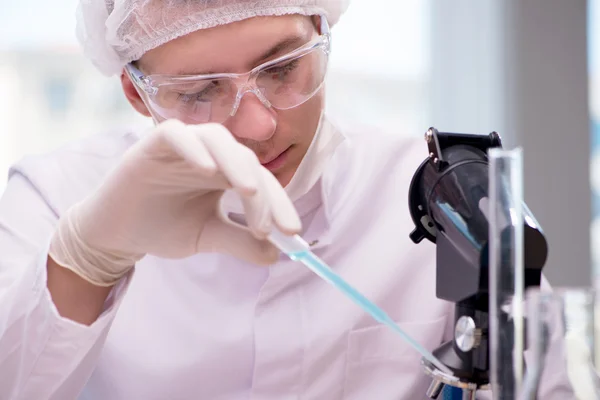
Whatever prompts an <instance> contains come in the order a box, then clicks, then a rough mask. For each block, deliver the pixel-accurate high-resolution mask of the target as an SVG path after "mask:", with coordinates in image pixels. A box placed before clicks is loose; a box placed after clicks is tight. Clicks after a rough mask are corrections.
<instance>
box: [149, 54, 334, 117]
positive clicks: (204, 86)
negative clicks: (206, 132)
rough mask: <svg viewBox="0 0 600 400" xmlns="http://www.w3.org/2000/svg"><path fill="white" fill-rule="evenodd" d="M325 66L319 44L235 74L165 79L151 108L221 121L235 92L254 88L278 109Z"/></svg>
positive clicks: (299, 95)
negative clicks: (247, 72) (242, 75)
mask: <svg viewBox="0 0 600 400" xmlns="http://www.w3.org/2000/svg"><path fill="white" fill-rule="evenodd" d="M326 70H327V53H326V52H325V51H324V49H323V48H322V47H316V48H315V49H313V50H312V51H310V52H308V53H305V54H302V55H300V56H297V57H291V58H289V59H285V60H282V61H281V62H279V63H277V64H271V65H268V66H266V67H265V68H263V69H261V70H258V71H256V72H255V73H254V74H251V75H249V76H248V77H247V78H245V80H244V81H240V79H239V78H238V79H235V78H233V77H232V78H229V77H227V78H222V79H198V80H187V81H185V82H180V83H170V82H165V83H162V84H160V85H158V90H157V92H156V93H155V94H154V95H153V96H150V102H151V103H152V104H151V105H152V108H153V110H154V111H155V112H156V113H157V114H159V115H160V117H162V118H164V119H170V118H176V119H179V120H181V121H184V122H188V123H205V122H223V121H225V120H226V119H227V118H228V117H229V116H230V115H231V112H232V110H233V108H234V105H236V97H237V96H239V93H240V92H241V93H245V92H247V91H252V90H256V92H255V93H257V92H258V91H260V94H262V96H264V98H265V99H266V100H267V101H268V103H270V105H271V106H273V107H274V108H278V109H289V108H293V107H297V106H299V105H300V104H302V103H304V102H305V101H307V100H308V99H310V98H311V97H312V96H313V95H314V94H315V93H316V92H317V91H318V90H319V89H320V87H321V85H322V84H323V81H324V79H325V74H326Z"/></svg>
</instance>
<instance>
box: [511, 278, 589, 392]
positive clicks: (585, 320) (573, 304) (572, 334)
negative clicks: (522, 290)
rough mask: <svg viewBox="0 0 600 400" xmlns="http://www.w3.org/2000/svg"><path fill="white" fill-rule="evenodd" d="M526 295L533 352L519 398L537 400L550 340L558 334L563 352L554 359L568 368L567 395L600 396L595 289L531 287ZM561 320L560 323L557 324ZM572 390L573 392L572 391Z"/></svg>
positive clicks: (529, 336)
mask: <svg viewBox="0 0 600 400" xmlns="http://www.w3.org/2000/svg"><path fill="white" fill-rule="evenodd" d="M526 297H527V329H526V331H527V344H528V350H529V351H530V352H531V354H530V357H529V362H528V368H527V371H526V374H525V379H524V382H523V388H522V390H521V391H520V393H519V397H518V399H519V400H535V399H537V398H538V397H539V394H538V386H539V384H540V380H541V375H542V373H543V372H544V366H545V365H546V364H547V361H546V357H547V355H548V354H547V352H548V341H549V340H550V337H559V338H560V340H561V341H562V342H563V343H564V345H563V347H561V350H562V353H561V354H558V355H556V354H555V355H553V359H552V362H554V363H561V364H562V366H563V368H564V369H565V370H566V371H567V381H566V382H565V384H564V386H565V390H569V391H570V392H569V393H565V394H564V398H573V395H574V398H575V399H577V400H598V399H600V378H599V376H598V371H597V369H596V366H595V365H596V363H595V362H594V350H595V348H596V347H597V345H598V343H597V342H596V340H595V335H596V330H597V329H596V327H595V325H596V316H595V312H596V309H597V302H598V296H597V292H596V291H595V290H594V289H592V288H586V287H579V288H575V287H573V288H555V289H554V290H553V291H552V292H549V291H540V290H539V289H536V288H532V289H529V290H528V291H527V293H526ZM555 321H559V323H555ZM571 393H572V394H571Z"/></svg>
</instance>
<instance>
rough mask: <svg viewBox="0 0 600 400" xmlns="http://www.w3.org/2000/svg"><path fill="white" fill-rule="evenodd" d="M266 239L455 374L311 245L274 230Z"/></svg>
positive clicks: (436, 363) (440, 365) (447, 370)
mask: <svg viewBox="0 0 600 400" xmlns="http://www.w3.org/2000/svg"><path fill="white" fill-rule="evenodd" d="M267 239H268V240H269V241H270V242H271V243H272V244H273V245H275V246H276V247H277V248H278V249H279V250H281V251H282V252H283V253H284V254H286V255H287V256H288V257H289V258H290V259H292V260H294V261H298V262H301V263H302V264H304V265H305V266H306V267H308V268H309V269H310V270H311V271H313V272H314V273H315V274H317V275H318V276H319V277H321V278H322V279H323V280H325V281H326V282H327V283H329V284H331V285H332V286H333V287H335V288H336V289H338V290H340V291H341V292H342V293H343V294H344V295H346V296H347V297H348V298H349V299H351V300H352V301H354V302H355V303H356V304H358V305H359V306H360V307H362V308H363V309H364V310H365V311H366V312H367V313H369V314H370V315H371V316H372V317H373V318H374V319H375V320H376V321H378V322H380V323H382V324H384V325H386V326H387V327H389V328H390V329H392V330H393V331H394V332H396V333H397V334H398V335H400V336H401V337H402V339H404V341H406V342H407V343H408V344H410V345H411V346H412V347H413V348H414V349H415V350H416V351H418V352H419V353H420V354H421V355H422V356H423V357H424V358H425V359H426V360H427V361H429V362H430V363H431V364H432V365H435V366H436V367H437V368H439V369H440V370H441V371H443V372H445V373H446V374H448V375H449V376H451V375H452V371H451V370H450V368H448V367H447V366H445V365H444V364H443V363H442V362H440V360H438V359H437V358H436V357H434V356H433V354H431V352H430V351H429V350H427V349H426V348H424V347H423V346H421V344H419V342H417V341H416V340H415V339H413V338H412V337H410V336H409V335H408V334H407V333H406V332H404V331H403V330H402V329H401V328H400V327H399V326H398V325H397V324H396V323H395V322H394V320H393V319H392V318H391V317H390V316H389V315H388V314H387V313H386V312H385V311H383V310H382V309H381V308H380V307H378V306H377V305H376V304H374V303H373V302H372V301H370V300H369V299H367V298H366V297H365V296H364V295H362V294H361V293H360V292H359V291H358V290H356V289H355V288H354V287H352V286H351V285H350V284H348V282H346V281H345V280H344V279H343V278H342V277H341V276H339V275H338V274H337V273H335V272H334V271H333V270H332V269H331V268H330V267H329V266H328V265H327V264H326V263H325V262H324V261H323V260H321V259H320V258H319V257H318V256H317V255H316V254H314V253H313V252H312V251H311V250H310V246H309V245H308V243H306V242H305V241H304V239H302V238H301V237H300V236H298V235H293V236H288V235H284V234H283V233H281V232H280V231H278V230H276V229H275V230H273V231H272V232H271V233H270V234H269V235H268V237H267Z"/></svg>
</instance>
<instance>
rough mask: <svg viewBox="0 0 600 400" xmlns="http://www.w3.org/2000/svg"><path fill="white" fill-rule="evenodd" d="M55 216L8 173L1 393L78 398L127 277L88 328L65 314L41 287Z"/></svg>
mask: <svg viewBox="0 0 600 400" xmlns="http://www.w3.org/2000/svg"><path fill="white" fill-rule="evenodd" d="M57 220H58V216H57V213H56V212H55V211H54V210H53V207H52V206H51V205H50V204H49V202H48V201H47V199H46V198H45V196H44V195H43V192H42V191H41V190H40V189H39V188H37V187H36V185H34V184H33V183H32V182H31V181H30V180H29V179H28V178H27V177H26V176H25V175H23V174H20V173H18V172H16V173H13V174H12V175H11V177H10V179H9V182H8V184H7V188H6V190H5V192H4V194H3V195H2V197H1V198H0V254H1V256H0V257H1V258H0V398H1V399H11V400H12V399H36V400H44V399H53V400H54V399H57V400H58V399H75V398H77V396H78V394H79V393H80V392H81V390H82V389H83V387H84V385H85V383H86V381H87V379H88V378H89V376H90V374H91V373H92V371H93V368H94V366H95V364H96V360H97V358H98V356H99V354H100V351H101V349H102V346H103V344H104V341H105V338H106V336H107V333H108V330H109V328H110V325H111V322H112V321H113V318H114V316H115V313H116V310H117V308H118V305H119V303H120V301H121V299H122V298H123V295H124V294H125V291H126V288H127V286H128V283H129V281H130V280H131V275H129V276H127V277H126V278H124V279H123V280H122V281H121V282H119V284H117V285H116V286H115V287H114V288H113V290H112V292H111V294H110V296H109V298H108V299H107V301H106V304H105V309H104V311H103V313H102V315H101V316H100V317H99V318H98V319H97V320H96V321H95V322H94V323H93V324H92V325H90V326H84V325H81V324H78V323H75V322H73V321H71V320H68V319H66V318H62V317H61V316H60V315H59V314H58V312H57V309H56V307H55V306H54V304H53V302H52V299H51V297H50V294H49V292H48V290H47V288H46V260H47V254H48V243H49V239H50V237H51V234H52V232H53V230H54V227H55V226H56V222H57Z"/></svg>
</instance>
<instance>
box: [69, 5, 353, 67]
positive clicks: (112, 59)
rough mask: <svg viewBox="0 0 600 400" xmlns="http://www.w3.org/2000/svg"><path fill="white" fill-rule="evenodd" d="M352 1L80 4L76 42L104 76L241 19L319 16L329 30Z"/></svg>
mask: <svg viewBox="0 0 600 400" xmlns="http://www.w3.org/2000/svg"><path fill="white" fill-rule="evenodd" d="M349 1H350V0H80V1H79V5H78V8H77V32H76V34H77V39H78V40H79V42H80V43H81V45H82V47H83V51H84V54H85V56H86V57H88V58H89V59H90V60H91V61H92V63H93V64H94V65H95V66H96V67H97V68H98V69H99V70H100V71H101V72H102V73H103V74H105V75H108V76H110V75H114V74H118V73H120V71H121V69H122V68H123V66H124V65H126V64H127V63H129V62H131V61H134V60H137V59H139V58H141V56H142V55H143V54H144V53H145V52H147V51H149V50H151V49H153V48H155V47H158V46H160V45H162V44H164V43H166V42H168V41H170V40H173V39H175V38H177V37H180V36H183V35H186V34H188V33H191V32H194V31H196V30H199V29H206V28H211V27H214V26H217V25H223V24H228V23H231V22H235V21H240V20H243V19H247V18H251V17H257V16H270V15H285V14H302V15H317V14H322V15H325V17H326V18H327V20H328V22H329V25H330V26H333V25H334V24H335V23H336V22H337V21H338V19H339V17H340V16H341V15H342V13H343V12H344V11H345V10H346V8H347V7H348V3H349Z"/></svg>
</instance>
